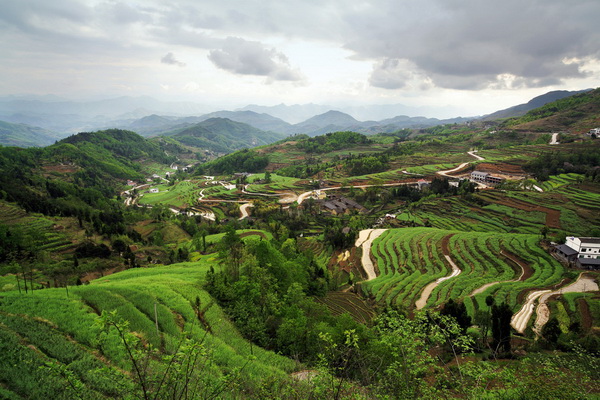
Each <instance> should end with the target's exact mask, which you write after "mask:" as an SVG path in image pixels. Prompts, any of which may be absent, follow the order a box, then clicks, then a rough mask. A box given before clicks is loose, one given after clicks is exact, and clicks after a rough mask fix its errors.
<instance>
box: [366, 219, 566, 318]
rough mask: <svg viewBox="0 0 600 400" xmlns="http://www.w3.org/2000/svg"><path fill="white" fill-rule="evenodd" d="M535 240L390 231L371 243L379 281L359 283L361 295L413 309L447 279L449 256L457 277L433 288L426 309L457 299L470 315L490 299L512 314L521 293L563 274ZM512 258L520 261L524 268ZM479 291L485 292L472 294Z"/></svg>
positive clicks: (438, 231)
mask: <svg viewBox="0 0 600 400" xmlns="http://www.w3.org/2000/svg"><path fill="white" fill-rule="evenodd" d="M538 240H539V237H538V236H537V235H527V234H496V233H494V234H491V233H477V232H471V233H464V232H458V231H450V230H441V229H434V228H404V229H392V230H389V231H387V232H386V233H384V234H383V235H382V236H381V237H379V238H378V239H376V240H375V242H374V243H373V246H372V251H373V255H374V257H375V260H376V265H377V267H378V269H379V276H378V277H377V279H374V280H372V281H369V282H365V283H363V290H364V291H365V293H366V294H367V295H368V296H370V297H373V298H374V299H375V301H378V302H385V303H387V304H395V305H399V306H402V307H405V308H412V307H414V304H415V302H416V300H417V299H418V298H419V296H420V293H421V292H422V290H423V288H424V287H425V286H426V285H428V284H429V283H431V282H433V281H435V280H436V279H439V278H442V277H444V276H447V275H449V274H450V270H451V268H450V266H449V265H448V262H447V261H446V260H445V257H444V256H445V255H449V256H450V257H451V259H452V260H453V261H454V262H455V263H456V264H457V266H458V268H459V269H460V270H461V271H462V272H461V273H460V274H459V275H457V276H455V277H453V278H451V279H447V280H444V281H442V282H441V283H440V284H439V285H438V286H437V287H435V289H433V291H432V292H431V295H430V296H429V298H428V299H427V306H428V307H436V306H439V305H441V304H443V303H445V302H447V301H448V300H449V299H459V300H461V301H464V302H465V305H467V309H468V310H469V313H470V314H471V315H474V314H475V312H476V311H477V310H478V309H486V308H487V307H486V305H485V302H484V300H485V298H486V297H487V296H493V297H494V298H495V300H496V301H497V302H498V303H500V302H506V303H507V304H509V305H510V307H511V308H513V309H516V308H517V307H518V306H519V294H520V293H523V292H525V291H527V290H529V289H533V288H544V287H550V286H553V285H556V284H558V283H560V282H561V279H562V278H563V275H564V273H565V270H564V268H563V267H562V266H561V265H560V264H559V263H558V262H557V261H556V260H554V259H553V258H552V257H550V256H549V255H548V254H547V253H546V252H545V251H544V250H542V249H541V248H539V247H537V242H538ZM515 259H517V260H522V264H523V266H524V267H522V266H521V265H519V264H518V263H517V262H515V261H514V260H515ZM484 286H485V287H486V289H485V290H484V291H480V292H476V291H477V289H479V288H482V287H484ZM473 292H476V294H475V295H473Z"/></svg>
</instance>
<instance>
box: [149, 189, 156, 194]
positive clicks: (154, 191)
mask: <svg viewBox="0 0 600 400" xmlns="http://www.w3.org/2000/svg"><path fill="white" fill-rule="evenodd" d="M149 192H150V193H158V188H151V189H150V190H149Z"/></svg>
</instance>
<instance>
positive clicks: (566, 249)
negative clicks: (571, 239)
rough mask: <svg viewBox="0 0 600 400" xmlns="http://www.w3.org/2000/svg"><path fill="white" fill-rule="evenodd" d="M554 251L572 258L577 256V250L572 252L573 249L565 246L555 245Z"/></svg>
mask: <svg viewBox="0 0 600 400" xmlns="http://www.w3.org/2000/svg"><path fill="white" fill-rule="evenodd" d="M556 250H558V251H560V252H562V253H564V254H565V255H567V256H573V255H575V254H577V250H574V249H572V248H570V247H569V246H567V245H566V244H559V245H557V246H556Z"/></svg>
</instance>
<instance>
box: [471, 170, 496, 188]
mask: <svg viewBox="0 0 600 400" xmlns="http://www.w3.org/2000/svg"><path fill="white" fill-rule="evenodd" d="M471 181H472V182H480V183H486V184H490V185H497V184H498V183H501V182H503V181H504V178H502V177H500V176H495V175H492V174H490V173H488V172H483V171H473V172H471Z"/></svg>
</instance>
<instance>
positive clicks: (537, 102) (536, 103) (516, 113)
mask: <svg viewBox="0 0 600 400" xmlns="http://www.w3.org/2000/svg"><path fill="white" fill-rule="evenodd" d="M589 91H590V89H586V90H576V91H568V90H554V91H552V92H548V93H545V94H543V95H541V96H537V97H534V98H533V99H531V100H529V101H528V102H527V103H523V104H519V105H516V106H513V107H509V108H505V109H504V110H499V111H496V112H494V113H492V114H488V115H486V116H484V117H483V118H481V120H483V121H494V120H497V119H503V118H513V117H520V116H522V115H525V114H526V113H527V112H528V111H531V110H534V109H536V108H539V107H542V106H544V105H546V104H548V103H551V102H553V101H556V100H560V99H563V98H565V97H570V96H573V95H576V94H580V93H585V92H589Z"/></svg>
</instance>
